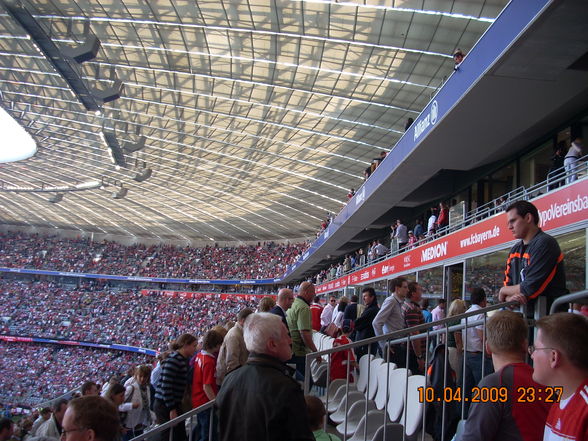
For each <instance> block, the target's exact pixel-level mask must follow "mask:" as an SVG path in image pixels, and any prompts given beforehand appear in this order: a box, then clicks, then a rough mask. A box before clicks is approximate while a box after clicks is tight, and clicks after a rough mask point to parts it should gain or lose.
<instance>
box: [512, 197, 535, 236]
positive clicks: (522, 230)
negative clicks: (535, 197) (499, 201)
mask: <svg viewBox="0 0 588 441" xmlns="http://www.w3.org/2000/svg"><path fill="white" fill-rule="evenodd" d="M506 220H507V223H508V229H509V230H510V231H511V232H512V234H513V235H514V237H515V238H516V239H525V238H528V237H529V235H531V234H533V235H534V234H535V232H536V231H537V229H538V228H539V211H537V207H535V206H534V205H533V204H532V203H530V202H529V201H516V202H513V203H512V204H510V205H509V206H508V207H506Z"/></svg>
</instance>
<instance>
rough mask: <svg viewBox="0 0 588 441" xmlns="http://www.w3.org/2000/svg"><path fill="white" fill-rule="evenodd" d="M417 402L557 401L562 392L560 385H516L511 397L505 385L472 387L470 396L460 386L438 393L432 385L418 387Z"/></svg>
mask: <svg viewBox="0 0 588 441" xmlns="http://www.w3.org/2000/svg"><path fill="white" fill-rule="evenodd" d="M418 393H419V403H441V402H446V403H451V402H452V401H456V402H461V401H462V399H463V400H464V401H469V402H470V403H506V402H507V401H509V399H511V400H512V401H513V402H517V403H534V402H537V401H541V402H544V403H558V402H559V400H560V399H561V395H562V393H563V388H562V387H548V386H546V387H518V388H517V389H516V391H514V393H513V395H514V396H512V397H509V394H510V391H509V390H508V388H507V387H474V388H472V393H471V396H469V397H468V396H465V394H463V393H462V390H461V387H456V388H451V387H445V388H443V389H442V390H441V391H440V392H439V393H437V392H436V391H435V389H434V388H432V387H419V388H418Z"/></svg>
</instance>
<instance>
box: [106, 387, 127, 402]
mask: <svg viewBox="0 0 588 441" xmlns="http://www.w3.org/2000/svg"><path fill="white" fill-rule="evenodd" d="M125 390H126V389H125V387H124V386H123V385H122V384H120V383H115V384H113V385H112V386H110V388H109V389H108V392H107V394H106V398H108V399H109V400H111V401H114V400H113V399H112V398H113V397H114V396H115V395H118V394H120V393H124V392H125Z"/></svg>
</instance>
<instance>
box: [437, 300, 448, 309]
mask: <svg viewBox="0 0 588 441" xmlns="http://www.w3.org/2000/svg"><path fill="white" fill-rule="evenodd" d="M437 306H439V308H440V309H442V310H445V307H446V306H447V300H445V299H439V302H438V304H437Z"/></svg>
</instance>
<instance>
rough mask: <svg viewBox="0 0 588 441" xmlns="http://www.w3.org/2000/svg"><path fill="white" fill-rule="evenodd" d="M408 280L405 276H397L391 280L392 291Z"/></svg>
mask: <svg viewBox="0 0 588 441" xmlns="http://www.w3.org/2000/svg"><path fill="white" fill-rule="evenodd" d="M404 282H406V278H405V277H396V278H394V279H392V280H390V291H396V288H398V287H401V286H402V284H403V283H404Z"/></svg>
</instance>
